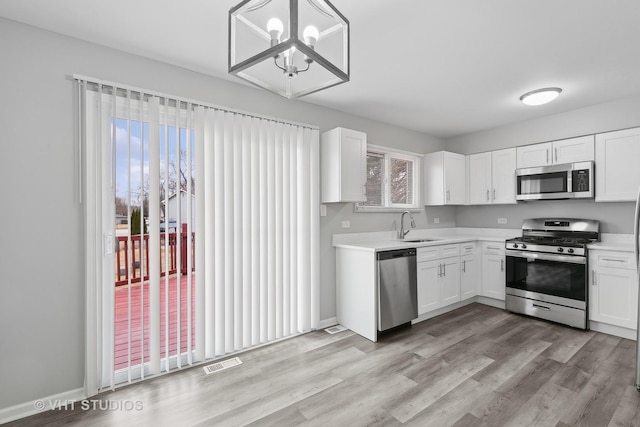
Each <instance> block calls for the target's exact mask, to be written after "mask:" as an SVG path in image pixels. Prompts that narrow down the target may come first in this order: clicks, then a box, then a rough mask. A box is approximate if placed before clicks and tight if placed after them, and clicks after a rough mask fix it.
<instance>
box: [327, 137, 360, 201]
mask: <svg viewBox="0 0 640 427" xmlns="http://www.w3.org/2000/svg"><path fill="white" fill-rule="evenodd" d="M320 152H321V154H320V156H321V162H320V167H321V182H322V191H321V194H322V196H321V203H335V202H364V201H366V191H365V190H366V184H367V134H366V133H364V132H359V131H356V130H351V129H345V128H335V129H332V130H330V131H328V132H324V133H323V134H322V135H321V137H320Z"/></svg>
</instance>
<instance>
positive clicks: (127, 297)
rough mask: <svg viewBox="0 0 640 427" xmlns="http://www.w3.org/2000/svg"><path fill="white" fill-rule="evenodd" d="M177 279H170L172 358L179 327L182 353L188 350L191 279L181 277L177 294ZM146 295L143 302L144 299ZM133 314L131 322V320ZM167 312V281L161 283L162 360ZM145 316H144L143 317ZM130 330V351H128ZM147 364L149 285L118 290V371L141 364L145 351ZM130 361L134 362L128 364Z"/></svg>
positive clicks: (173, 277)
mask: <svg viewBox="0 0 640 427" xmlns="http://www.w3.org/2000/svg"><path fill="white" fill-rule="evenodd" d="M177 282H178V275H176V274H173V275H171V276H169V292H168V296H169V298H168V309H169V355H170V356H171V355H175V354H177V353H178V326H179V329H180V352H184V351H186V349H187V286H188V276H186V275H183V276H181V277H180V292H179V293H178V287H177ZM191 286H192V294H191V295H192V301H193V303H192V307H193V309H192V312H191V318H192V323H191V325H192V327H191V329H192V341H191V342H192V346H194V345H195V276H192V285H191ZM143 295H144V302H143V301H142V297H143ZM178 295H180V324H179V325H178V316H177V314H178ZM129 310H130V313H131V322H129V321H128V320H127V319H128V318H129ZM166 311H167V291H166V283H165V278H164V277H163V278H162V279H161V281H160V357H165V356H166V350H167V349H166V342H167V341H166V338H167V334H166V332H165V325H166V315H165V313H166ZM143 314H144V316H143ZM143 317H144V336H143V334H142V331H143V328H142V324H143V322H142V318H143ZM129 329H130V333H131V347H130V348H129V346H128V342H129ZM143 348H144V361H145V362H148V361H149V281H145V282H143V283H136V284H133V285H131V286H127V285H125V286H118V287H116V288H115V363H114V365H115V369H116V370H118V369H122V368H126V367H127V366H128V365H129V363H131V366H135V365H138V364H140V361H141V359H142V349H143ZM129 358H131V360H130V362H129Z"/></svg>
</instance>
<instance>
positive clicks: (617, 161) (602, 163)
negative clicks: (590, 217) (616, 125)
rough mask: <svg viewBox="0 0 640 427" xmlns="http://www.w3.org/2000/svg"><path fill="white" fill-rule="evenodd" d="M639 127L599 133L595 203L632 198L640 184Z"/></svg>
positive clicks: (597, 139)
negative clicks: (639, 162) (639, 161)
mask: <svg viewBox="0 0 640 427" xmlns="http://www.w3.org/2000/svg"><path fill="white" fill-rule="evenodd" d="M638 159H640V128H634V129H626V130H621V131H617V132H608V133H601V134H598V135H596V174H595V175H596V202H616V201H633V200H635V199H636V195H637V194H638V186H640V168H639V167H638Z"/></svg>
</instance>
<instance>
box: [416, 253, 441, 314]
mask: <svg viewBox="0 0 640 427" xmlns="http://www.w3.org/2000/svg"><path fill="white" fill-rule="evenodd" d="M440 264H441V263H440V260H435V261H427V262H419V263H418V264H417V266H418V314H424V313H427V312H429V311H431V310H435V309H436V308H438V307H439V302H438V286H439V281H440Z"/></svg>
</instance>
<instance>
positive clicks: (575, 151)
mask: <svg viewBox="0 0 640 427" xmlns="http://www.w3.org/2000/svg"><path fill="white" fill-rule="evenodd" d="M552 157H553V163H556V164H562V163H575V162H588V161H591V160H594V159H595V151H594V136H593V135H587V136H580V137H577V138H570V139H562V140H560V141H554V142H553V156H552Z"/></svg>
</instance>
